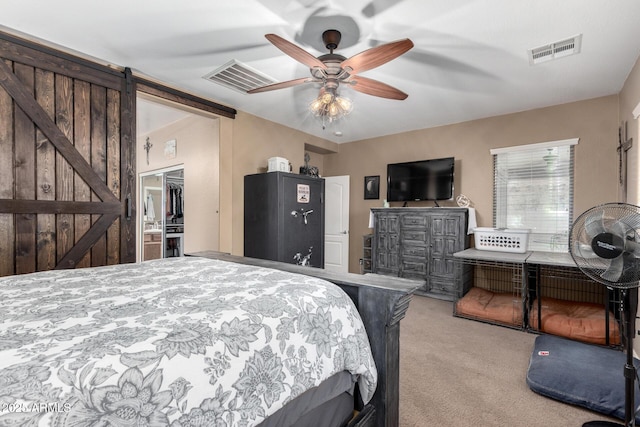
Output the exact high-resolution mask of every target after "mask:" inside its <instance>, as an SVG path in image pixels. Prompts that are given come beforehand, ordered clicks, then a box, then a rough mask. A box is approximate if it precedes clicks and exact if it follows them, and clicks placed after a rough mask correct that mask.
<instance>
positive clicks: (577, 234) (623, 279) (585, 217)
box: [569, 203, 640, 289]
mask: <svg viewBox="0 0 640 427" xmlns="http://www.w3.org/2000/svg"><path fill="white" fill-rule="evenodd" d="M593 222H596V223H599V224H602V226H603V227H604V228H605V229H606V230H607V231H612V230H617V227H618V226H619V225H623V226H624V230H626V234H625V236H622V237H623V238H625V239H632V240H634V241H635V242H636V243H637V244H640V242H638V240H639V232H640V207H638V206H634V205H629V204H625V203H606V204H603V205H599V206H596V207H593V208H591V209H589V210H587V211H585V212H584V213H582V214H581V215H580V216H579V217H578V218H577V219H576V220H575V222H574V223H573V225H572V227H571V230H570V238H569V253H570V254H571V257H572V258H573V260H574V261H575V263H576V265H577V266H578V268H579V269H580V270H581V271H582V272H583V273H584V274H585V275H587V276H589V277H590V278H591V279H593V280H595V281H596V282H599V283H601V284H603V285H605V286H610V287H613V288H617V289H630V288H635V287H638V285H639V284H640V283H639V281H640V259H638V258H636V257H635V256H633V255H631V256H626V257H625V260H624V264H623V265H624V270H623V272H622V274H621V275H620V276H619V277H618V278H615V277H614V278H612V277H610V276H608V275H607V270H608V269H610V266H611V264H612V263H613V261H611V260H607V259H603V258H600V257H597V256H594V255H593V254H591V253H590V252H591V251H590V250H589V249H588V248H590V247H591V243H592V238H593V237H594V236H590V235H589V233H588V232H587V229H588V228H589V227H590V224H591V223H593ZM594 233H595V232H594ZM614 234H617V232H616V233H614ZM583 248H587V249H583ZM588 252H589V253H588Z"/></svg>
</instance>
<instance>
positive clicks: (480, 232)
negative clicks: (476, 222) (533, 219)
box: [473, 227, 531, 253]
mask: <svg viewBox="0 0 640 427" xmlns="http://www.w3.org/2000/svg"><path fill="white" fill-rule="evenodd" d="M530 231H531V230H529V229H524V228H488V227H477V228H474V230H473V232H474V234H475V244H476V249H480V250H484V251H496V252H515V253H524V252H526V251H527V246H528V244H529V233H530Z"/></svg>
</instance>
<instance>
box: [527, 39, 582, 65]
mask: <svg viewBox="0 0 640 427" xmlns="http://www.w3.org/2000/svg"><path fill="white" fill-rule="evenodd" d="M581 47H582V34H579V35H577V36H574V37H571V38H568V39H566V40H560V41H557V42H554V43H550V44H546V45H544V46H540V47H535V48H533V49H529V50H528V53H529V64H530V65H536V64H540V63H542V62H547V61H551V60H553V59H558V58H562V57H565V56H569V55H575V54H577V53H580V48H581Z"/></svg>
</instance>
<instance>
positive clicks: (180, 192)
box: [167, 182, 184, 218]
mask: <svg viewBox="0 0 640 427" xmlns="http://www.w3.org/2000/svg"><path fill="white" fill-rule="evenodd" d="M183 216H184V184H180V183H176V182H167V217H170V218H182V217H183Z"/></svg>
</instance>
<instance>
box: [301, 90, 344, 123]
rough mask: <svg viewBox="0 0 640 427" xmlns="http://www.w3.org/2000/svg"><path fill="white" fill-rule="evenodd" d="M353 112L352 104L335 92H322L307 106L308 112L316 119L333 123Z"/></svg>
mask: <svg viewBox="0 0 640 427" xmlns="http://www.w3.org/2000/svg"><path fill="white" fill-rule="evenodd" d="M352 110H353V102H352V101H351V100H350V99H349V98H346V97H344V96H340V95H339V94H338V93H337V92H335V91H331V90H322V91H321V92H320V94H319V95H318V97H317V98H316V99H314V100H313V101H312V102H311V104H309V111H310V112H311V114H313V115H314V116H316V117H319V118H321V119H322V121H323V123H324V122H325V121H328V122H333V121H335V120H338V119H339V118H341V117H344V116H346V115H347V114H349V113H350V112H351V111H352Z"/></svg>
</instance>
